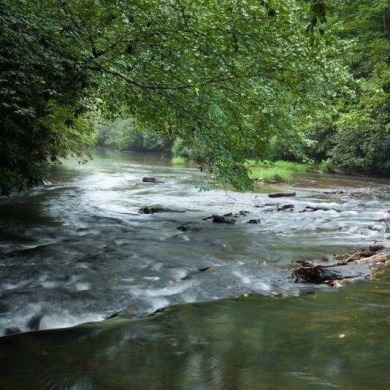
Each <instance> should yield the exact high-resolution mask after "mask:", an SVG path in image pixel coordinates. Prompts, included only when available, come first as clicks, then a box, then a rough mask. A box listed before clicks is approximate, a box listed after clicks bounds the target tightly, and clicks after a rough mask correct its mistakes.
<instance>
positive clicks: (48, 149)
mask: <svg viewBox="0 0 390 390" xmlns="http://www.w3.org/2000/svg"><path fill="white" fill-rule="evenodd" d="M22 11H23V12H22ZM52 11H53V10H51V9H46V7H45V5H44V3H43V2H37V1H31V2H30V1H19V2H11V1H0V25H1V30H0V31H1V32H0V67H1V75H0V193H1V194H2V195H3V194H8V193H9V192H10V191H11V190H12V189H13V188H19V189H22V188H25V187H26V186H27V187H29V186H32V185H36V184H38V183H39V182H40V181H41V180H42V178H43V175H44V170H45V165H46V162H47V161H48V160H49V161H55V160H57V159H58V158H60V157H64V156H66V155H67V154H68V153H69V152H74V153H76V154H77V153H79V152H80V147H81V145H82V144H83V143H84V142H85V141H87V140H88V135H89V133H90V132H91V126H89V123H88V120H87V118H82V117H81V116H80V115H81V114H82V113H83V112H84V110H85V103H82V104H80V102H81V101H83V100H84V99H86V94H85V91H86V89H87V86H88V83H89V80H88V76H87V74H86V73H85V71H83V69H82V68H81V67H80V66H79V61H78V58H77V56H76V55H77V51H76V50H73V49H72V47H71V46H72V44H73V43H72V42H71V41H70V40H69V37H68V36H67V35H65V34H63V32H62V28H64V27H65V25H66V22H63V21H60V20H59V18H60V16H61V15H59V14H58V13H57V12H52ZM61 24H62V27H60V26H61ZM69 28H70V27H69Z"/></svg>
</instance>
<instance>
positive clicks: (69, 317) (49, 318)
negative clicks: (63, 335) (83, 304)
mask: <svg viewBox="0 0 390 390" xmlns="http://www.w3.org/2000/svg"><path fill="white" fill-rule="evenodd" d="M103 319H104V315H102V314H92V313H85V314H80V315H73V314H70V313H69V312H68V311H67V310H65V311H63V312H62V313H55V314H47V315H44V316H43V317H42V318H41V320H40V322H39V330H44V329H59V328H68V327H70V326H75V325H79V324H81V323H85V322H93V321H101V320H103Z"/></svg>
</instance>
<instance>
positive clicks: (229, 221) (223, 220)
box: [213, 215, 236, 225]
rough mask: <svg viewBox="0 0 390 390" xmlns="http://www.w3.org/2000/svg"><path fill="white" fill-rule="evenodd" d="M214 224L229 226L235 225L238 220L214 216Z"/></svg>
mask: <svg viewBox="0 0 390 390" xmlns="http://www.w3.org/2000/svg"><path fill="white" fill-rule="evenodd" d="M213 222H214V223H227V224H229V225H233V224H235V223H236V220H235V219H234V218H231V217H225V216H224V215H213Z"/></svg>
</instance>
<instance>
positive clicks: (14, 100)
mask: <svg viewBox="0 0 390 390" xmlns="http://www.w3.org/2000/svg"><path fill="white" fill-rule="evenodd" d="M376 3H378V6H375V7H374V6H370V5H369V2H368V1H363V2H359V5H357V4H356V2H350V1H341V0H340V1H339V0H327V1H326V2H325V1H319V0H306V1H303V0H243V1H239V2H238V1H235V0H234V1H233V0H223V1H222V0H212V1H210V0H207V1H206V0H199V1H190V0H167V1H152V0H136V1H131V2H130V1H125V0H100V1H95V0H66V1H63V0H18V1H14V0H0V18H1V20H0V22H1V26H2V28H1V30H0V31H1V32H0V67H1V69H2V72H1V77H0V92H1V95H0V96H1V97H0V121H1V122H0V190H1V193H2V194H8V193H9V192H10V191H11V189H12V188H15V187H16V188H25V187H29V186H31V185H34V184H37V183H38V182H39V181H40V180H41V179H42V177H43V174H44V168H45V165H46V163H47V161H56V160H58V159H59V158H61V157H64V156H65V155H67V154H68V153H69V152H73V153H75V154H79V153H80V152H81V151H82V148H83V146H84V145H86V144H88V142H89V141H90V139H91V137H90V128H91V124H93V122H94V121H95V122H96V120H97V119H99V118H102V117H107V118H109V119H110V120H112V119H113V118H114V117H115V116H117V117H120V118H125V117H129V118H133V119H134V120H135V121H136V122H137V126H140V128H141V130H145V129H153V131H155V132H157V133H159V134H161V135H162V136H164V137H168V138H171V139H174V138H178V137H179V138H180V139H181V140H182V141H181V142H183V143H184V144H185V145H186V146H187V147H189V148H190V149H191V150H194V151H195V152H193V157H194V156H195V158H196V160H197V161H198V163H199V164H200V165H201V166H202V167H203V168H205V169H206V170H208V171H209V172H211V173H212V174H213V175H215V176H217V177H218V178H219V179H220V180H223V181H225V182H230V183H232V184H233V185H235V186H236V187H237V188H244V187H245V186H248V185H249V184H250V180H249V178H248V176H247V174H246V167H245V165H244V164H243V162H244V160H245V159H246V158H247V157H253V158H259V157H260V158H261V157H264V156H268V155H269V154H270V150H271V149H272V150H274V151H275V153H283V150H281V148H280V147H279V145H291V148H290V146H289V149H292V150H294V153H291V150H289V151H288V153H286V155H289V154H290V155H291V154H294V155H296V156H295V157H296V158H299V157H301V156H303V155H304V154H305V153H306V149H307V148H309V149H310V148H311V150H312V154H314V155H315V154H316V151H315V144H316V142H317V140H315V139H314V140H313V139H310V137H309V134H314V137H315V134H317V133H316V131H315V129H317V128H318V129H320V128H324V126H321V125H318V123H320V122H319V118H322V119H321V121H322V122H321V123H331V125H330V126H329V129H330V128H332V129H334V128H335V126H337V131H335V136H334V137H333V136H332V137H330V138H332V139H331V141H330V144H331V145H332V149H331V151H330V152H329V151H324V153H325V154H326V155H327V154H329V153H330V154H331V157H332V158H333V159H334V160H335V161H339V160H340V159H339V157H338V156H341V155H347V154H348V151H350V149H348V150H346V149H345V147H347V145H349V141H348V140H349V139H353V134H354V132H355V130H356V131H359V132H360V133H361V134H365V133H364V131H365V132H369V133H370V134H371V132H372V131H374V132H375V134H376V135H377V136H376V138H375V139H380V138H381V137H382V136H384V135H386V134H385V133H386V132H387V131H388V128H387V127H386V125H385V124H386V122H387V123H388V108H386V107H388V106H386V105H385V104H384V102H385V99H386V98H387V96H388V94H387V95H386V93H388V92H386V88H387V87H386V85H387V84H386V83H385V84H384V86H385V87H384V88H382V92H381V93H380V94H376V93H374V91H375V88H376V87H378V83H379V81H378V80H382V81H384V80H385V79H386V80H387V77H388V71H383V72H384V73H383V72H382V70H381V69H382V68H381V67H380V66H379V65H378V66H377V62H376V60H375V59H373V60H372V61H371V62H370V61H368V62H370V63H369V64H367V63H366V62H367V61H365V60H364V58H366V57H365V55H366V54H365V53H366V51H365V50H369V51H370V53H371V51H372V52H373V53H374V54H375V55H378V56H379V55H381V54H379V53H382V51H383V49H384V47H385V46H384V45H385V43H386V42H387V40H388V31H387V28H388V27H387V24H386V23H387V21H388V19H387V17H388V16H387V12H388V11H386V10H385V8H383V7H385V5H386V4H385V3H386V1H384V0H382V1H380V2H376ZM379 3H380V5H381V6H382V8H380V6H379ZM378 7H379V8H378ZM377 8H378V9H377ZM354 12H360V13H361V14H362V18H361V19H359V20H361V23H363V24H364V23H365V24H364V26H366V28H367V29H368V30H367V31H370V33H372V34H376V33H377V34H379V32H375V31H374V30H373V29H372V28H371V27H370V26H371V24H370V23H371V22H370V16H369V15H373V17H374V16H375V17H376V13H377V12H378V13H379V14H380V15H382V13H383V12H385V15H386V16H385V18H384V19H382V21H383V20H384V21H385V22H384V23H385V25H386V28H385V33H386V34H387V35H386V36H383V37H382V36H380V34H379V35H378V36H374V39H373V43H372V45H371V46H370V45H366V46H364V48H363V43H362V42H363V41H359V38H358V41H357V43H356V46H355V47H351V45H350V39H351V37H352V36H353V35H354V34H355V33H356V31H358V30H359V29H360V28H361V26H360V25H359V24H358V22H356V21H354V18H353V15H354ZM381 12H382V13H381ZM331 15H333V16H332V17H331ZM347 16H348V18H347ZM349 16H350V17H349ZM331 19H333V20H335V21H340V20H341V21H342V22H343V21H344V19H345V23H344V24H343V23H341V24H340V23H338V24H337V23H334V22H330V20H331ZM354 23H355V24H354ZM359 23H360V22H359ZM382 24H383V23H382ZM333 31H335V32H337V33H338V34H339V35H338V37H339V39H338V40H337V39H335V37H336V35H334V33H333ZM358 37H360V35H358ZM371 38H372V36H370V37H368V36H367V37H365V38H364V39H366V40H367V42H371ZM362 39H363V38H362ZM340 43H342V45H340ZM344 43H345V44H348V48H347V49H346V48H345V47H342V46H343V45H344ZM359 45H360V46H359ZM375 45H378V47H376V46H375ZM359 47H360V49H359ZM379 47H380V48H379ZM366 48H367V49H366ZM341 50H342V52H343V53H344V52H345V53H346V54H347V55H346V56H345V57H346V58H347V63H345V62H344V63H343V62H341V61H342V58H341V56H340V53H341ZM362 53H363V54H362ZM367 53H368V52H367ZM359 56H361V57H362V58H363V59H362V60H359V58H360V57H359ZM375 58H376V57H375ZM355 60H356V61H355ZM354 61H355V62H356V63H357V66H356V67H355V68H353V69H352V70H353V72H354V76H355V77H359V76H358V74H359V72H363V73H364V72H366V73H364V76H362V77H364V78H365V80H366V82H365V83H361V84H360V85H359V86H358V87H357V86H356V85H355V84H353V83H352V82H351V80H350V79H349V77H348V73H347V65H351V64H354V63H355V62H354ZM385 61H388V59H387V60H386V59H385V58H384V62H385ZM367 72H368V73H367ZM386 72H387V73H386ZM374 87H375V88H374ZM351 88H352V89H353V88H354V89H355V90H356V93H357V95H356V97H355V98H352V95H351V94H350V93H349V92H348V91H350V89H351ZM373 88H374V89H373ZM341 99H342V104H341ZM353 99H355V100H353ZM373 99H374V100H375V104H374V103H373ZM362 109H363V111H364V112H365V114H364V115H362V116H361V115H359V112H360V110H362ZM92 114H93V115H92ZM374 116H375V117H378V116H379V117H380V118H382V119H380V120H379V122H380V124H378V121H376V120H375V119H374ZM336 117H337V118H336ZM335 118H336V119H335ZM357 120H358V122H357ZM336 122H337V123H336ZM335 123H336V124H335ZM367 123H370V126H371V127H370V129H371V130H368V129H367V127H366V124H367ZM378 126H379V127H378ZM307 129H309V130H310V132H308V133H304V134H307V135H305V136H303V137H302V135H298V134H299V130H307ZM327 129H328V127H326V128H325V131H324V133H325V134H324V136H325V138H326V139H328V138H329V136H328V134H327ZM386 129H387V130H386ZM383 132H385V133H383ZM349 134H351V136H349ZM122 135H123V134H122ZM124 138H126V137H124ZM271 139H272V143H271V144H270V140H271ZM372 141H373V142H374V141H375V140H374V138H373V139H372ZM375 142H376V141H375ZM375 142H374V147H375V148H376V147H377V145H376V144H375ZM270 145H271V147H270ZM334 145H335V146H334ZM333 146H334V147H333ZM361 146H362V148H363V149H364V148H366V149H369V150H371V148H372V147H373V144H372V143H368V144H367V145H366V146H364V147H363V145H361ZM381 146H382V145H381ZM313 147H314V149H313ZM343 147H344V149H343ZM295 151H296V152H295ZM366 152H367V151H366V150H365V149H364V150H363V152H362V153H366ZM350 153H351V157H355V151H351V152H350ZM381 153H382V154H383V153H384V154H386V153H387V149H386V148H385V149H381ZM352 154H353V156H352ZM382 160H383V158H382ZM343 161H344V160H343ZM351 161H352V160H351ZM348 164H352V162H348ZM374 164H376V163H375V162H374Z"/></svg>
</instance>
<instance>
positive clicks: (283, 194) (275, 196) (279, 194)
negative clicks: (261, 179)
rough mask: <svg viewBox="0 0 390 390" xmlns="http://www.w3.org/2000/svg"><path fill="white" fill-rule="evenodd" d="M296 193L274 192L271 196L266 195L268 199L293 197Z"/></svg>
mask: <svg viewBox="0 0 390 390" xmlns="http://www.w3.org/2000/svg"><path fill="white" fill-rule="evenodd" d="M295 195H296V192H274V193H272V194H268V196H269V197H270V198H282V197H285V196H295Z"/></svg>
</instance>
